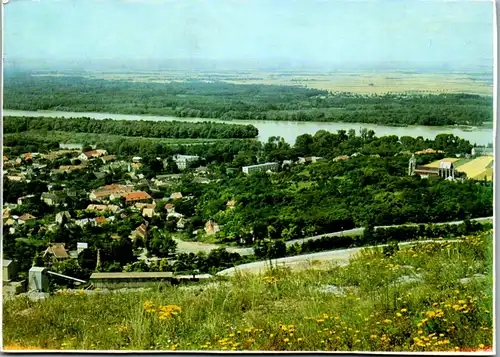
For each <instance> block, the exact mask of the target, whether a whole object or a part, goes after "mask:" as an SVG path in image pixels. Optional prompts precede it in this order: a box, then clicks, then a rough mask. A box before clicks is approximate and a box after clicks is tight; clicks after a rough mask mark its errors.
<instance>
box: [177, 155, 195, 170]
mask: <svg viewBox="0 0 500 357" xmlns="http://www.w3.org/2000/svg"><path fill="white" fill-rule="evenodd" d="M199 158H200V157H199V156H197V155H175V156H174V161H175V163H176V164H177V167H178V168H179V170H185V169H186V168H187V167H188V166H189V164H190V163H191V162H194V161H197V160H198V159H199Z"/></svg>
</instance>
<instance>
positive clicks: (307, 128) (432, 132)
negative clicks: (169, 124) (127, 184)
mask: <svg viewBox="0 0 500 357" xmlns="http://www.w3.org/2000/svg"><path fill="white" fill-rule="evenodd" d="M3 115H4V116H27V117H28V116H31V117H63V118H71V117H73V118H77V117H89V118H94V119H108V118H109V119H128V120H179V121H186V122H200V121H216V122H218V123H228V124H252V125H253V126H255V127H256V128H257V129H259V136H258V139H259V140H261V141H267V139H268V138H269V137H270V136H281V137H282V138H284V139H285V140H286V141H287V142H289V143H290V144H293V143H294V142H295V138H296V137H297V136H299V135H301V134H306V133H308V134H314V133H316V131H318V130H322V129H323V130H328V131H331V132H336V131H337V130H346V131H347V130H349V129H355V130H356V132H358V133H359V129H360V128H367V129H368V130H370V129H372V130H373V131H375V134H376V135H377V136H379V137H380V136H385V135H397V136H399V137H401V136H412V137H418V136H421V137H423V138H425V139H434V138H435V136H436V135H438V134H454V135H456V136H458V137H461V138H464V139H466V140H469V141H470V142H471V143H472V144H477V145H487V144H489V143H493V128H492V127H469V128H464V127H458V126H453V127H450V126H423V125H412V126H407V127H398V126H386V125H376V124H363V123H338V122H335V123H333V122H302V121H274V120H234V121H223V120H217V119H206V118H178V117H169V116H154V115H129V114H111V113H92V112H89V113H83V112H62V111H24V110H8V109H6V110H3Z"/></svg>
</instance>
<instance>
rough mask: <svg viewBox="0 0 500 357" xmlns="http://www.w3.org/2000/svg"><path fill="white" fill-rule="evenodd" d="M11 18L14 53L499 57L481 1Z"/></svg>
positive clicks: (107, 0)
mask: <svg viewBox="0 0 500 357" xmlns="http://www.w3.org/2000/svg"><path fill="white" fill-rule="evenodd" d="M4 21H5V23H4V40H5V45H4V51H5V56H6V59H8V60H9V59H19V58H45V59H51V60H67V59H71V60H74V59H80V60H82V59H83V60H87V59H94V60H95V59H121V60H123V59H160V60H161V59H212V60H241V59H243V60H255V61H261V62H266V61H268V62H272V61H274V60H283V59H287V60H289V61H299V62H313V63H315V62H321V63H352V62H384V61H398V62H441V63H443V62H444V63H448V64H451V65H452V66H454V65H475V64H483V65H484V64H486V65H488V64H489V63H491V64H492V60H493V43H492V41H493V5H492V2H490V1H478V0H476V1H467V0H454V1H450V0H447V1H446V0H427V1H418V0H366V1H363V0H330V1H320V0H265V1H264V0H247V1H244V0H239V1H237V0H176V1H174V0H10V3H9V4H8V5H6V7H5V15H4Z"/></svg>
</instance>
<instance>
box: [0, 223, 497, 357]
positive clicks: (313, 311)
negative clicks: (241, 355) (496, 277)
mask: <svg viewBox="0 0 500 357" xmlns="http://www.w3.org/2000/svg"><path fill="white" fill-rule="evenodd" d="M416 244H418V243H416ZM393 248H394V249H387V248H386V249H385V250H382V249H376V250H365V251H363V252H362V253H361V254H360V255H359V256H357V257H356V258H354V259H353V260H351V262H350V264H349V265H346V266H332V267H331V268H330V269H328V270H316V269H314V265H313V266H311V269H309V270H306V271H302V272H294V273H290V272H288V271H285V270H282V269H274V270H271V271H269V272H268V273H267V275H266V276H257V275H245V276H239V277H237V278H235V279H231V280H227V281H218V282H215V283H214V282H212V283H210V284H208V285H192V286H184V287H167V288H164V289H162V290H155V291H153V290H151V291H144V292H140V293H120V294H93V295H87V294H84V293H83V291H82V292H81V293H78V292H75V293H72V294H57V295H54V296H52V297H50V298H49V299H47V300H43V301H38V302H33V301H29V300H28V299H26V298H17V299H15V300H10V301H5V302H4V322H3V323H4V325H3V327H4V330H3V331H4V334H3V339H4V340H3V342H4V346H5V348H7V349H9V348H10V349H16V348H17V349H19V348H43V349H65V350H74V349H95V350H108V349H127V350H147V349H156V350H160V349H177V350H338V351H360V350H364V351H450V350H478V349H487V348H489V347H490V346H492V341H493V333H492V323H493V322H492V311H493V306H492V254H493V253H492V231H489V232H486V233H481V234H479V235H475V236H467V237H462V239H461V241H445V240H444V241H442V242H441V241H440V242H434V243H420V244H419V246H418V247H417V246H413V247H408V246H405V247H404V248H401V249H400V250H398V249H396V247H393ZM475 274H477V275H476V276H475V277H474V275H475ZM464 278H468V279H464Z"/></svg>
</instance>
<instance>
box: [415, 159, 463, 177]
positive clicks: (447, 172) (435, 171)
mask: <svg viewBox="0 0 500 357" xmlns="http://www.w3.org/2000/svg"><path fill="white" fill-rule="evenodd" d="M455 173H456V171H455V166H454V165H453V163H452V162H449V161H441V162H440V163H439V166H438V167H428V166H422V165H417V159H416V158H415V155H412V156H411V158H410V161H409V163H408V175H409V176H413V175H419V176H420V177H421V178H429V177H440V178H443V179H446V178H448V177H451V178H452V179H454V178H455Z"/></svg>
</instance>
